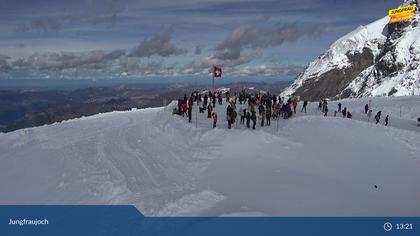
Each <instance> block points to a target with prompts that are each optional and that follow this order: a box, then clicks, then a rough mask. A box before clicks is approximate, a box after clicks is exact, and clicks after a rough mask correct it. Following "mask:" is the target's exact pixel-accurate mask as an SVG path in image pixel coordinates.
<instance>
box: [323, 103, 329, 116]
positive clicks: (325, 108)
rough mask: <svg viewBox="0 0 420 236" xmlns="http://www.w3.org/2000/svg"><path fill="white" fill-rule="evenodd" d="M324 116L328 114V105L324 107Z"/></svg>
mask: <svg viewBox="0 0 420 236" xmlns="http://www.w3.org/2000/svg"><path fill="white" fill-rule="evenodd" d="M324 116H328V106H327V105H326V106H325V107H324Z"/></svg>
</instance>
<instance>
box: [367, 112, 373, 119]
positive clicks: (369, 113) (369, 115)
mask: <svg viewBox="0 0 420 236" xmlns="http://www.w3.org/2000/svg"><path fill="white" fill-rule="evenodd" d="M367 116H368V122H369V121H370V118H371V117H372V110H369V111H368V113H367Z"/></svg>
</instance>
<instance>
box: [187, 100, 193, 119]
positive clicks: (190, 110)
mask: <svg viewBox="0 0 420 236" xmlns="http://www.w3.org/2000/svg"><path fill="white" fill-rule="evenodd" d="M193 104H194V99H193V97H190V100H189V101H188V122H189V123H191V118H192V107H193Z"/></svg>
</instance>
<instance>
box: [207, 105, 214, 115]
mask: <svg viewBox="0 0 420 236" xmlns="http://www.w3.org/2000/svg"><path fill="white" fill-rule="evenodd" d="M212 112H213V107H212V106H211V104H209V105H208V106H207V118H211V113H212Z"/></svg>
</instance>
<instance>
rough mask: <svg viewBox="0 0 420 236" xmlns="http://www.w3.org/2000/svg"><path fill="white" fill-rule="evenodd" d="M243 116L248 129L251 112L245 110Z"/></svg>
mask: <svg viewBox="0 0 420 236" xmlns="http://www.w3.org/2000/svg"><path fill="white" fill-rule="evenodd" d="M245 117H246V127H247V128H248V129H249V128H250V123H251V113H249V112H247V113H246V116H245Z"/></svg>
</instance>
